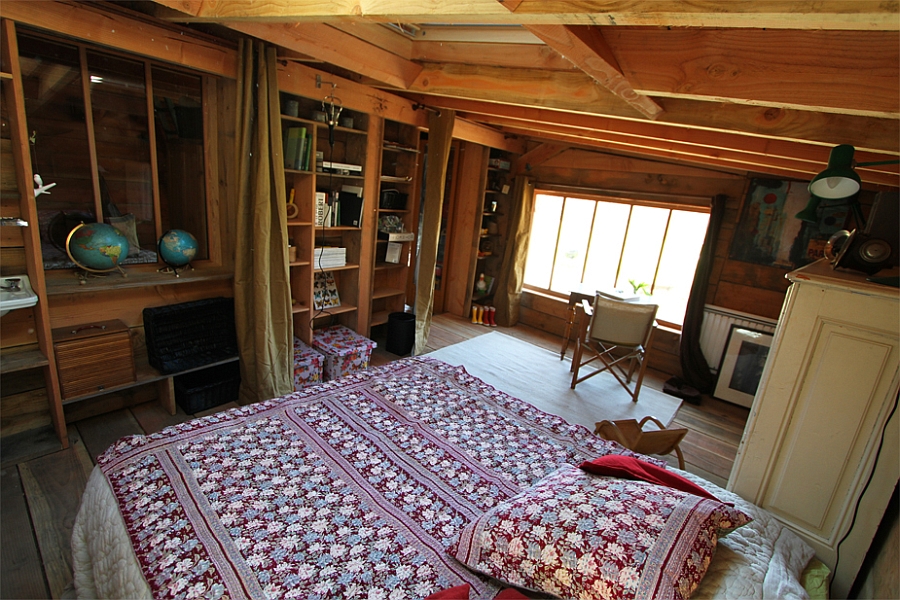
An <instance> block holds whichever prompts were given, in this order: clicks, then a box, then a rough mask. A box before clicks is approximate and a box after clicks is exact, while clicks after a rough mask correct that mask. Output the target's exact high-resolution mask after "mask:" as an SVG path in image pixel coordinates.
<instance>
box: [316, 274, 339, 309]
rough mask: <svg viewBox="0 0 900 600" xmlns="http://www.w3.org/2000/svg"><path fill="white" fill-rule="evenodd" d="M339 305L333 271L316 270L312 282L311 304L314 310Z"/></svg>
mask: <svg viewBox="0 0 900 600" xmlns="http://www.w3.org/2000/svg"><path fill="white" fill-rule="evenodd" d="M340 305H341V297H340V296H339V295H338V290H337V284H336V283H335V281H334V273H332V272H331V271H318V272H317V273H316V274H315V279H314V283H313V306H314V307H315V309H316V310H324V309H326V308H336V307H338V306H340Z"/></svg>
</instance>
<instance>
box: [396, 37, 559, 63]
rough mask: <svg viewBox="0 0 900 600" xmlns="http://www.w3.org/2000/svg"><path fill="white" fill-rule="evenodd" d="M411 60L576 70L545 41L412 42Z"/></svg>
mask: <svg viewBox="0 0 900 600" xmlns="http://www.w3.org/2000/svg"><path fill="white" fill-rule="evenodd" d="M409 58H410V59H411V60H418V61H423V62H430V63H460V64H469V65H487V66H495V67H510V68H520V69H546V70H550V71H573V70H575V69H576V67H575V65H573V64H572V63H571V62H569V61H568V60H566V59H565V58H563V57H562V56H560V55H559V53H558V52H557V51H556V50H554V49H553V48H550V47H548V46H546V45H544V44H491V43H474V42H469V43H466V42H423V41H418V40H417V41H416V42H413V47H412V55H411V56H410V57H409Z"/></svg>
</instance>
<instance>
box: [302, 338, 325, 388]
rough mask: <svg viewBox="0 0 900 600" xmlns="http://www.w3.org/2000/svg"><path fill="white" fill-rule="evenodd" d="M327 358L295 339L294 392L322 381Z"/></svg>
mask: <svg viewBox="0 0 900 600" xmlns="http://www.w3.org/2000/svg"><path fill="white" fill-rule="evenodd" d="M324 365H325V356H324V355H323V354H322V353H321V352H318V351H316V350H315V349H313V348H310V347H309V346H307V345H306V344H304V343H303V341H302V340H301V339H300V338H298V337H295V338H294V391H295V392H296V391H299V390H300V389H302V388H304V387H306V386H308V385H313V384H314V383H319V382H320V381H322V369H323V367H324Z"/></svg>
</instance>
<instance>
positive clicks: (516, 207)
mask: <svg viewBox="0 0 900 600" xmlns="http://www.w3.org/2000/svg"><path fill="white" fill-rule="evenodd" d="M512 198H513V203H512V214H511V220H510V224H509V227H510V231H509V243H508V244H507V245H506V249H505V251H504V252H503V265H502V267H501V269H500V276H499V277H498V281H497V282H496V286H497V292H496V294H495V295H494V306H495V307H496V308H497V312H496V313H495V314H494V319H495V320H496V321H497V325H501V326H503V327H512V326H513V325H515V324H516V323H518V322H519V305H520V304H521V301H522V283H523V282H524V280H525V258H526V257H527V255H528V242H529V240H530V239H531V213H532V212H533V211H534V183H533V182H532V181H531V180H530V179H529V178H528V177H525V176H523V175H518V176H517V177H516V180H515V182H514V184H513V195H512Z"/></svg>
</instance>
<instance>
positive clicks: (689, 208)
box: [522, 184, 711, 331]
mask: <svg viewBox="0 0 900 600" xmlns="http://www.w3.org/2000/svg"><path fill="white" fill-rule="evenodd" d="M541 194H543V195H551V196H562V197H563V204H562V210H561V215H562V214H565V207H566V200H567V199H569V198H576V199H579V200H592V201H594V202H610V203H616V204H625V205H628V206H630V207H635V206H646V207H650V208H661V209H665V210H668V211H669V215H668V218H667V219H666V226H665V231H664V233H663V238H662V240H663V243H662V244H661V245H660V250H659V256H658V257H657V261H656V269H655V271H654V274H653V282H652V285H651V291H652V289H653V287H654V286H655V285H656V280H657V278H658V275H659V266H660V263H661V262H662V253H663V251H664V249H665V240H666V236H667V235H668V233H669V226H670V224H671V221H672V212H671V211H674V210H678V211H684V212H695V213H704V214H707V215H708V214H710V212H711V207H710V206H709V204H708V202H709V198H706V197H702V198H700V197H690V196H680V195H672V196H671V197H669V198H668V199H661V198H659V197H658V196H662V194H643V193H640V192H633V193H632V192H626V191H616V192H615V193H612V192H604V191H599V190H587V189H581V188H578V189H575V188H569V187H565V186H554V185H547V184H544V185H540V184H536V185H535V189H534V196H535V202H536V199H537V196H539V195H541ZM653 196H657V197H653ZM700 202H703V203H705V204H700ZM533 214H534V209H533V208H532V218H533ZM596 214H597V213H596V209H595V210H594V213H593V216H592V217H591V228H590V232H591V234H590V235H589V237H588V243H587V246H586V247H585V249H584V251H585V262H584V265H583V266H582V271H581V281H582V282H583V281H584V275H585V270H586V269H587V257H588V255H589V253H590V249H591V241H592V239H593V231H594V225H595V220H596ZM631 217H632V211H631V210H630V209H629V213H628V221H627V223H626V228H625V235H624V236H623V237H622V245H621V249H620V252H619V264H618V265H617V266H616V279H618V277H619V272H620V269H621V266H622V256H623V253H624V249H625V245H626V243H627V242H628V227H629V226H630V224H631ZM562 224H563V220H562V218H560V221H559V226H558V228H557V235H556V245H555V246H554V249H553V259H552V261H551V270H550V281H551V282H552V281H553V272H554V270H555V268H556V253H557V252H558V251H559V234H560V230H561V229H562ZM526 260H527V258H526ZM522 289H523V290H526V291H529V292H532V293H536V294H541V295H544V296H549V297H553V298H558V299H560V300H565V301H566V302H568V300H569V295H568V294H566V293H564V292H557V291H555V290H551V289H549V288H541V287H538V286H535V285H531V284H528V283H524V282H523V284H522ZM657 321H658V322H659V323H660V325H663V326H665V327H668V328H671V329H674V330H677V331H681V330H682V328H683V327H682V325H681V324H679V323H673V322H671V321H665V320H662V319H659V318H657Z"/></svg>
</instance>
